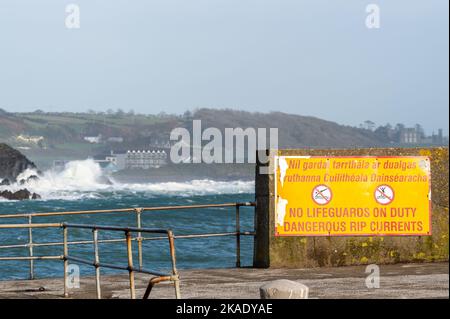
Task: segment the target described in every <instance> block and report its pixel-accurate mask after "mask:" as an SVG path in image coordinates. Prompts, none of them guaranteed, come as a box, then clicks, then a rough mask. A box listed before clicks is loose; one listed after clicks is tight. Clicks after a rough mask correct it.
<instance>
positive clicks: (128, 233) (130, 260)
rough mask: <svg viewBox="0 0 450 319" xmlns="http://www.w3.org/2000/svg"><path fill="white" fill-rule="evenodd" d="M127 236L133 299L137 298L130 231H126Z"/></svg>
mask: <svg viewBox="0 0 450 319" xmlns="http://www.w3.org/2000/svg"><path fill="white" fill-rule="evenodd" d="M125 237H126V241H127V255H128V273H129V277H130V293H131V299H136V289H135V284H134V271H133V247H132V241H131V234H130V231H128V230H127V231H126V232H125Z"/></svg>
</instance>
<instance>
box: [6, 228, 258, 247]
mask: <svg viewBox="0 0 450 319" xmlns="http://www.w3.org/2000/svg"><path fill="white" fill-rule="evenodd" d="M255 234H256V233H255V232H241V233H240V235H241V236H255ZM236 235H238V233H236V232H228V233H209V234H190V235H179V236H174V238H175V239H190V238H207V237H226V236H236ZM163 239H166V237H141V238H140V240H142V241H151V240H163ZM131 240H133V241H137V240H139V238H138V237H135V238H132V239H131ZM124 241H125V239H122V238H117V239H102V240H99V241H98V243H99V244H105V243H119V242H124ZM93 243H94V241H93V240H80V241H69V242H68V243H67V244H68V245H90V244H93ZM62 245H64V242H62V241H61V242H48V243H31V244H29V243H26V244H15V245H3V246H0V249H12V248H27V247H30V246H33V247H48V246H62Z"/></svg>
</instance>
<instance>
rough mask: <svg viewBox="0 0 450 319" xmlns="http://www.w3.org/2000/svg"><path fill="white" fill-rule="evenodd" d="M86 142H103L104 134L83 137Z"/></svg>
mask: <svg viewBox="0 0 450 319" xmlns="http://www.w3.org/2000/svg"><path fill="white" fill-rule="evenodd" d="M83 139H84V140H85V141H86V142H89V143H91V144H100V143H101V142H102V136H101V135H99V136H85V137H84V138H83Z"/></svg>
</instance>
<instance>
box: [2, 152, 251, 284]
mask: <svg viewBox="0 0 450 319" xmlns="http://www.w3.org/2000/svg"><path fill="white" fill-rule="evenodd" d="M31 173H32V172H31ZM44 176H45V177H44V178H42V179H41V180H40V181H39V182H32V183H34V184H30V185H27V187H28V188H29V189H31V190H32V191H36V192H37V193H39V194H41V195H42V196H43V199H42V200H38V201H23V202H8V201H0V215H4V214H16V213H30V212H51V211H76V210H97V209H113V208H130V207H151V206H164V205H189V204H208V203H226V202H241V201H253V200H254V195H253V183H252V182H244V181H234V182H215V181H209V180H203V181H191V182H187V183H148V184H120V183H116V182H114V181H112V182H107V183H105V182H104V181H103V177H102V176H101V171H99V170H98V169H97V167H95V165H93V163H91V162H86V161H85V162H78V163H75V164H73V163H72V164H70V165H69V167H66V170H64V171H63V172H58V173H56V172H47V173H45V175H44ZM17 187H19V186H17ZM241 211H242V213H241V230H243V231H252V230H253V222H254V211H253V208H252V207H249V208H245V207H243V208H242V209H241ZM63 221H65V222H72V223H81V224H98V225H118V226H133V227H134V226H136V216H135V214H134V213H111V214H98V215H78V216H69V217H61V216H54V217H36V218H34V219H33V222H34V223H36V222H63ZM0 223H2V224H6V223H27V220H26V219H24V218H12V219H0ZM142 226H143V227H147V228H163V229H168V228H170V229H172V230H173V231H174V233H175V235H182V234H201V233H214V232H233V231H234V230H235V209H234V208H233V207H230V208H210V209H196V210H180V211H161V212H159V211H158V212H145V213H143V215H142ZM99 237H100V239H110V238H122V237H123V233H117V232H105V231H101V232H100V234H99ZM91 238H92V232H91V231H90V230H88V229H86V230H81V229H70V230H69V239H70V240H71V241H72V240H90V239H91ZM33 240H34V242H39V243H44V242H60V241H62V230H61V229H59V228H56V229H53V228H52V229H34V230H33ZM27 242H28V230H27V229H14V230H5V229H0V243H1V245H12V244H19V243H22V244H23V243H27ZM241 245H242V246H241V256H242V257H241V258H242V265H243V266H246V265H251V262H252V254H253V238H252V237H246V236H244V237H243V238H242V240H241ZM92 246H93V245H92V244H87V245H82V246H81V245H77V246H73V245H71V246H70V249H69V253H70V255H73V256H77V257H82V258H84V259H89V260H93V247H92ZM143 247H144V254H143V257H144V267H145V268H147V269H153V270H159V271H168V270H169V269H170V258H169V254H168V242H167V240H162V241H144V242H143ZM235 247H236V243H235V238H234V237H213V238H200V239H177V240H176V250H177V266H178V267H179V268H222V267H233V266H234V265H235V259H236V255H235ZM133 249H134V252H135V258H134V263H135V265H137V262H138V258H137V244H136V243H135V242H134V243H133ZM61 254H62V246H56V247H35V248H34V255H36V256H43V255H61ZM27 255H28V249H27V248H14V249H0V256H27ZM100 260H101V261H103V262H105V263H112V264H119V265H121V266H126V247H125V244H124V243H123V242H121V243H113V244H111V243H104V244H100ZM79 266H80V270H81V275H82V276H85V275H93V274H94V268H93V267H90V266H84V265H79ZM28 269H29V262H28V261H0V280H6V279H22V278H27V276H28ZM114 272H117V271H114V270H107V269H104V268H103V269H102V273H114ZM35 275H36V277H38V278H39V277H40V278H42V277H62V275H63V268H62V261H41V260H38V261H35Z"/></svg>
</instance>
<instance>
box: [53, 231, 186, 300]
mask: <svg viewBox="0 0 450 319" xmlns="http://www.w3.org/2000/svg"><path fill="white" fill-rule="evenodd" d="M62 227H63V229H64V257H63V260H64V296H65V297H68V296H69V292H68V287H67V286H68V285H67V282H68V278H67V275H68V266H69V264H68V262H69V261H75V262H78V263H81V264H86V265H91V266H93V267H95V286H96V293H97V298H98V299H101V297H102V295H101V284H100V267H105V268H110V269H118V270H127V271H128V273H129V282H130V293H131V299H136V284H135V281H134V274H135V272H138V273H143V274H148V275H152V276H155V277H153V278H151V279H150V281H149V286H148V288H147V291H146V292H145V294H144V299H147V298H148V297H149V295H150V292H151V290H152V288H153V286H154V285H155V284H156V283H159V282H162V281H172V282H173V283H174V287H175V297H176V298H177V299H180V297H181V296H180V284H179V276H178V272H177V267H176V256H175V242H174V235H173V232H172V231H171V230H164V229H149V228H129V227H125V228H124V227H115V226H96V225H81V224H67V223H64V224H63V225H62ZM69 228H84V229H91V230H92V234H93V243H94V262H92V261H86V260H84V259H81V258H78V257H72V256H70V255H69V245H68V244H67V243H68V229H69ZM99 230H107V231H123V232H125V241H126V246H127V259H128V266H127V267H122V266H118V265H113V264H108V263H100V255H99V249H98V244H99V240H98V231H99ZM132 232H138V233H151V234H167V238H168V240H169V247H170V257H171V262H172V274H165V273H161V272H157V271H153V270H147V269H142V268H139V269H136V268H134V267H133V248H132V243H131V239H132V238H131V233H132Z"/></svg>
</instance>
